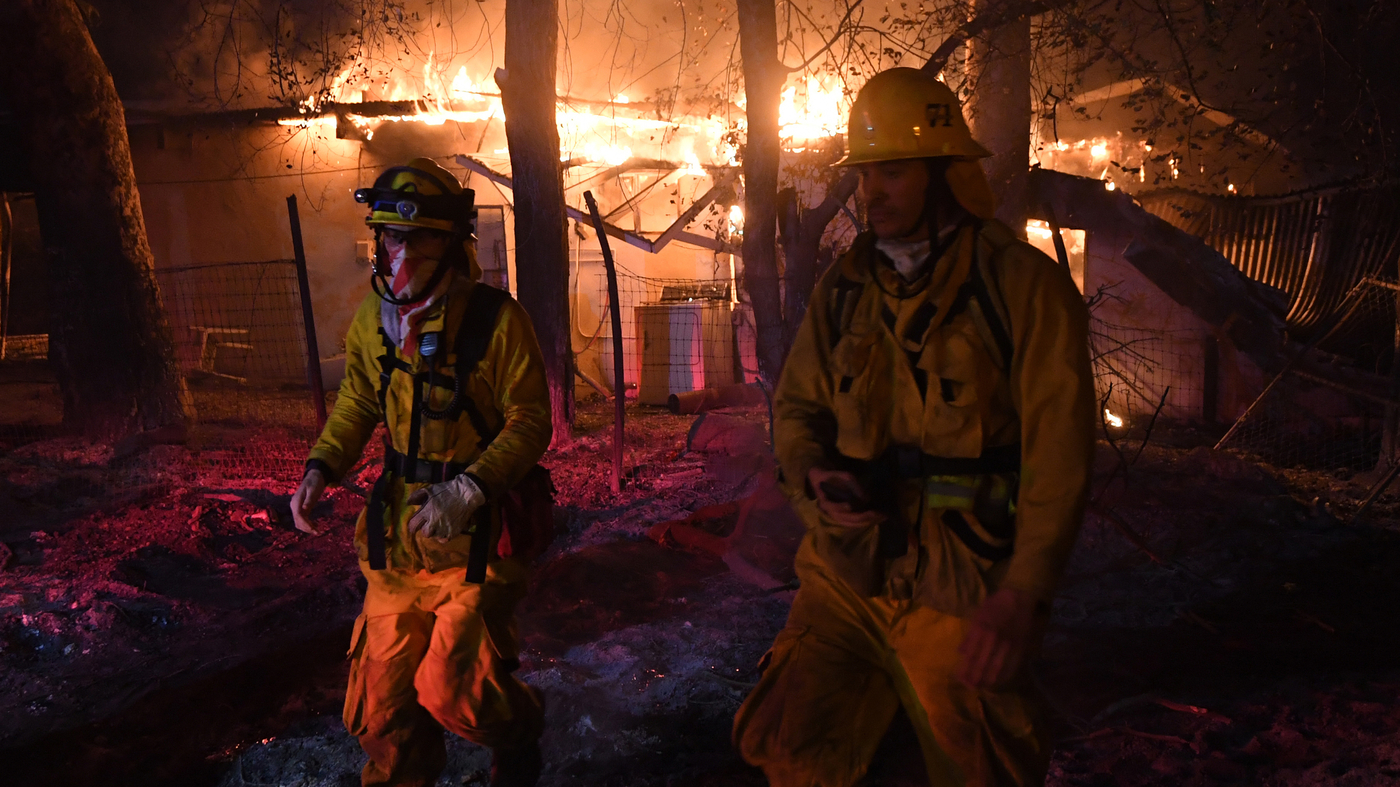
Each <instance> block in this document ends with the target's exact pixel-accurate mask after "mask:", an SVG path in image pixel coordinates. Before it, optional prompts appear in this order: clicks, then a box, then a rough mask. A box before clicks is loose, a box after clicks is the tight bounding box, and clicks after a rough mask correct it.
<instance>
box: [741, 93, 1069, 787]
mask: <svg viewBox="0 0 1400 787" xmlns="http://www.w3.org/2000/svg"><path fill="white" fill-rule="evenodd" d="M987 155H988V153H987V151H986V150H985V149H984V148H983V147H982V146H981V145H979V144H978V143H977V142H976V141H974V140H973V139H972V136H971V135H970V133H969V132H968V129H967V125H966V123H965V122H964V120H963V117H962V112H961V108H960V107H959V104H958V101H957V99H956V97H955V96H954V95H953V93H952V91H950V90H949V89H948V88H947V87H946V86H944V85H943V84H942V83H940V82H939V81H937V80H936V79H934V78H932V77H931V76H929V75H927V74H924V73H922V72H920V71H917V70H915V69H910V68H896V69H892V70H889V71H885V72H882V73H880V74H877V75H875V76H874V77H872V78H871V79H870V81H869V82H868V83H867V84H866V85H865V86H864V88H862V89H861V91H860V93H859V95H858V96H857V98H856V101H855V103H854V105H853V106H852V108H851V117H850V126H849V142H848V154H847V156H846V157H845V158H844V159H843V160H842V161H840V162H838V165H839V166H854V167H858V168H859V170H860V176H861V184H860V190H861V195H862V197H863V200H864V202H865V205H866V208H867V212H868V219H869V226H870V230H869V231H867V232H864V233H862V234H861V235H860V236H858V237H857V238H856V240H855V242H854V245H853V247H852V248H851V249H850V251H848V252H847V253H846V254H845V255H844V256H842V257H841V259H840V260H839V261H838V262H837V263H836V264H835V265H833V266H832V268H831V270H830V271H828V272H827V274H826V275H825V276H823V278H822V280H821V281H820V282H819V283H818V284H817V287H816V289H815V291H814V293H813V296H812V299H811V305H810V306H809V308H808V310H807V315H806V318H805V320H804V322H803V324H802V327H801V329H800V331H799V332H798V335H797V337H796V340H795V342H794V344H793V347H792V350H791V352H790V354H789V355H788V358H787V364H786V366H785V367H784V369H783V373H782V376H781V379H780V381H779V383H778V387H777V390H776V393H775V396H774V417H775V425H774V446H775V450H776V452H777V455H778V459H779V462H780V464H781V467H782V472H783V476H784V480H785V481H784V482H785V484H786V485H787V487H788V491H789V493H790V495H791V496H792V499H793V501H794V504H795V506H796V508H797V510H798V512H799V513H800V514H801V515H802V517H803V519H804V520H805V522H806V524H807V526H808V533H807V535H806V537H805V539H804V540H803V542H802V545H801V547H800V549H799V552H798V555H797V573H798V576H799V578H800V580H801V587H800V589H799V590H798V591H797V595H796V598H795V599H794V601H793V606H792V611H791V613H790V616H789V618H788V623H787V626H786V627H785V628H784V629H783V631H782V632H781V633H780V634H779V635H778V637H777V640H776V641H775V642H774V644H773V647H772V649H771V650H770V651H769V653H768V655H767V656H766V657H765V667H764V672H763V676H762V678H761V679H760V681H759V683H758V685H757V686H756V687H755V688H754V690H753V692H752V693H751V694H750V695H749V697H748V698H747V700H746V701H745V702H744V704H743V706H742V707H741V708H740V709H739V712H738V715H737V717H736V718H735V724H734V740H735V744H736V746H737V748H738V749H739V750H740V752H741V753H742V754H743V756H744V758H745V759H746V760H748V761H749V762H750V763H753V764H755V765H758V766H760V767H761V768H763V770H764V772H765V773H766V774H767V775H768V778H769V781H770V783H772V784H773V785H775V786H776V787H789V786H791V787H812V786H813V785H820V786H821V787H845V786H846V785H853V784H855V783H856V782H857V781H859V780H860V779H861V778H862V777H863V775H864V774H865V772H866V770H867V768H868V767H869V765H870V762H871V758H872V756H873V755H874V753H875V749H876V747H877V745H878V744H879V742H880V740H881V738H882V737H883V735H884V734H885V732H886V729H887V728H888V727H889V724H890V722H891V720H892V719H893V718H894V716H895V714H896V711H897V709H899V708H900V707H902V708H903V709H904V710H905V711H906V713H907V714H908V716H909V718H910V720H911V721H912V722H913V726H914V729H915V731H916V732H917V734H918V739H919V742H920V748H921V750H922V754H923V758H924V761H925V764H926V765H927V767H928V772H929V778H930V780H931V783H933V784H936V785H950V784H976V785H1029V784H1039V783H1041V782H1042V781H1043V779H1044V775H1045V769H1046V767H1047V764H1048V761H1049V755H1050V741H1049V739H1048V735H1047V729H1046V726H1045V720H1044V718H1043V716H1042V714H1041V705H1040V702H1039V701H1038V698H1037V696H1036V694H1035V692H1034V690H1033V688H1032V683H1031V681H1030V678H1029V675H1028V663H1029V661H1030V658H1031V657H1032V655H1033V654H1034V653H1035V651H1036V649H1037V647H1038V643H1039V640H1040V636H1041V632H1042V631H1043V627H1044V623H1045V621H1046V619H1047V617H1048V613H1049V608H1050V601H1051V598H1052V596H1053V594H1054V592H1055V586H1056V583H1057V582H1058V580H1059V578H1060V575H1061V573H1062V571H1063V569H1064V565H1065V562H1066V560H1067V558H1068V556H1069V552H1070V550H1071V548H1072V546H1073V544H1074V539H1075V536H1076V533H1077V531H1078V528H1079V524H1080V519H1081V517H1082V515H1083V510H1084V506H1085V500H1086V493H1087V489H1088V484H1089V476H1090V465H1091V460H1092V456H1093V444H1094V441H1093V423H1094V401H1095V400H1094V392H1093V390H1094V389H1093V379H1092V375H1091V373H1090V367H1089V356H1088V314H1087V310H1086V309H1085V306H1084V301H1083V298H1082V297H1081V295H1080V293H1079V292H1078V291H1077V290H1076V288H1075V285H1074V283H1073V281H1072V280H1071V278H1070V275H1069V272H1068V271H1066V270H1064V269H1063V268H1062V267H1060V266H1058V265H1056V264H1055V263H1054V262H1053V261H1051V260H1050V259H1049V258H1047V257H1046V256H1045V255H1043V254H1041V253H1040V252H1039V251H1036V250H1035V249H1034V248H1033V247H1031V246H1029V245H1028V244H1026V243H1024V242H1023V241H1020V240H1018V239H1017V237H1016V235H1015V234H1014V233H1013V232H1012V231H1011V230H1010V229H1009V228H1007V227H1006V226H1005V225H1003V224H1001V223H999V222H997V221H996V220H995V219H993V218H992V213H993V208H994V202H993V198H992V194H991V190H990V188H989V187H988V185H987V182H986V179H985V178H984V177H983V175H982V171H981V169H980V166H979V164H978V159H979V158H981V157H984V156H987Z"/></svg>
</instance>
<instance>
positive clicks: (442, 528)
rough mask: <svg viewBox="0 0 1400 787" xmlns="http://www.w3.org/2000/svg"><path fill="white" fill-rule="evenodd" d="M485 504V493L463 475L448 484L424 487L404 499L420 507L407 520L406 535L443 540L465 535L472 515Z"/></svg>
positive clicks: (445, 482)
mask: <svg viewBox="0 0 1400 787" xmlns="http://www.w3.org/2000/svg"><path fill="white" fill-rule="evenodd" d="M485 503H486V493H485V492H483V491H481V487H479V486H477V485H476V482H475V481H473V480H472V477H471V476H469V475H467V474H465V473H463V474H462V475H459V476H457V477H456V478H454V479H452V480H451V481H444V482H442V483H441V484H433V485H432V486H425V487H423V488H422V489H419V490H418V491H416V492H414V493H413V494H411V495H409V497H408V504H409V505H411V506H422V508H420V509H418V511H416V512H415V513H414V514H413V516H411V517H409V520H408V532H409V535H414V536H420V537H422V538H432V539H436V540H438V541H447V540H449V539H452V538H456V537H457V536H460V535H462V533H464V532H466V530H467V527H468V526H469V525H470V524H471V519H472V514H475V513H476V510H477V509H478V508H481V506H482V505H484V504H485Z"/></svg>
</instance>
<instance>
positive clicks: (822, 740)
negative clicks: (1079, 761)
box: [734, 554, 1050, 787]
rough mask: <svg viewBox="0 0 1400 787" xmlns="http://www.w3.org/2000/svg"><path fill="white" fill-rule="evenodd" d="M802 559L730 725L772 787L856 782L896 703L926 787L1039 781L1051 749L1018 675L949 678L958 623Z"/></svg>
mask: <svg viewBox="0 0 1400 787" xmlns="http://www.w3.org/2000/svg"><path fill="white" fill-rule="evenodd" d="M803 557H804V556H803V555H801V554H799V556H798V569H799V575H800V576H801V579H802V585H801V588H800V589H799V590H798V591H797V596H796V598H795V599H794V600H793V605H792V612H791V613H790V614H789V616H788V622H787V625H786V627H784V629H783V630H782V631H781V632H780V633H779V634H778V637H777V640H776V641H775V642H774V643H773V648H772V650H771V652H770V656H769V661H768V665H767V668H766V669H765V670H764V673H763V677H762V678H761V679H760V680H759V682H758V685H757V686H756V687H755V688H754V690H753V692H752V693H751V694H750V695H749V697H748V698H747V699H746V700H745V701H744V704H743V706H742V707H740V709H739V713H738V715H737V716H736V717H735V719H734V745H735V747H736V748H737V749H738V750H739V752H740V754H742V755H743V757H744V759H745V760H746V761H747V762H749V763H750V764H752V765H757V766H759V767H761V768H762V769H763V771H764V773H765V774H766V775H767V776H768V780H769V783H770V784H771V785H773V787H848V785H853V784H855V783H856V782H857V781H858V780H859V779H860V778H861V777H862V776H863V775H864V774H865V772H866V770H867V769H868V768H869V767H870V764H871V759H872V758H873V757H874V755H875V750H876V747H877V746H878V745H879V743H880V740H881V738H882V737H884V734H885V731H886V730H887V729H888V728H889V725H890V722H891V721H892V720H893V719H894V716H895V712H896V710H897V708H898V707H899V706H900V705H901V704H902V705H903V706H904V710H905V712H906V713H907V714H908V716H909V718H910V720H911V721H912V722H913V725H914V729H915V730H916V732H917V733H918V737H919V743H920V748H921V749H922V753H923V757H924V762H925V764H926V765H927V767H928V771H929V783H930V784H932V785H935V786H936V787H943V785H958V784H972V785H1038V784H1041V783H1042V782H1043V781H1044V779H1045V771H1046V768H1047V766H1048V764H1049V758H1050V741H1049V735H1048V730H1047V729H1046V725H1045V722H1044V714H1043V713H1042V711H1041V703H1040V701H1039V697H1038V696H1037V695H1036V693H1035V692H1034V691H1033V689H1032V688H1031V686H1030V681H1029V680H1028V678H1027V677H1026V676H1021V677H1019V678H1018V679H1017V680H1016V681H1015V682H1014V684H1013V685H1011V686H1008V687H1005V688H999V689H997V690H991V691H978V690H976V689H972V688H969V687H968V686H966V685H964V684H963V683H961V682H960V681H959V680H958V679H957V677H956V671H957V667H958V660H959V655H958V652H957V651H958V646H959V645H960V644H961V643H962V641H963V636H964V635H965V633H966V631H967V628H968V626H969V623H968V621H966V620H963V619H961V618H957V617H954V616H951V615H946V614H943V613H941V612H936V611H934V610H932V609H929V608H926V607H921V606H918V605H915V604H913V603H912V602H909V601H893V600H890V599H887V598H865V597H862V596H860V595H858V594H856V593H855V592H854V591H853V590H851V589H850V588H849V587H848V586H847V585H846V584H845V583H843V582H841V581H840V580H839V579H835V578H832V577H830V576H828V575H827V574H826V573H825V572H823V571H822V570H820V568H819V567H818V565H816V564H815V563H814V562H811V561H804V560H803ZM804 563H805V565H804Z"/></svg>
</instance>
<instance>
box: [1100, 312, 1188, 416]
mask: <svg viewBox="0 0 1400 787" xmlns="http://www.w3.org/2000/svg"><path fill="white" fill-rule="evenodd" d="M1207 341H1208V339H1207V338H1205V337H1202V335H1201V334H1200V333H1198V332H1195V331H1185V330H1181V331H1166V330H1156V331H1154V330H1148V329H1145V328H1137V327H1127V326H1121V325H1112V324H1109V323H1106V322H1103V321H1101V320H1097V319H1095V320H1092V321H1091V323H1090V333H1089V355H1090V358H1091V359H1092V361H1093V370H1094V389H1095V392H1096V393H1097V394H1098V398H1099V402H1100V409H1101V410H1102V412H1100V414H1099V415H1100V417H1101V419H1102V420H1103V426H1104V427H1106V428H1107V429H1109V430H1111V433H1115V434H1116V433H1124V434H1126V433H1131V432H1134V431H1145V429H1146V428H1147V425H1148V424H1150V423H1151V422H1152V421H1153V420H1154V419H1165V420H1168V421H1178V422H1186V421H1199V420H1201V419H1202V418H1203V416H1204V415H1205V413H1206V411H1207V409H1208V408H1209V404H1208V403H1207V398H1208V392H1207V388H1208V387H1209V386H1208V385H1207V383H1206V376H1207V370H1206V361H1205V356H1206V342H1207Z"/></svg>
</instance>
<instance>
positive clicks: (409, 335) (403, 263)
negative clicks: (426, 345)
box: [380, 244, 453, 354]
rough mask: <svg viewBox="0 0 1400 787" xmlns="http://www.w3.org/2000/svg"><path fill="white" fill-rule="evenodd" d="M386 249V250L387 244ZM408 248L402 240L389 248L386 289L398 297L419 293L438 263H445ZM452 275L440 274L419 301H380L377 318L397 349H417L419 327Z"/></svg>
mask: <svg viewBox="0 0 1400 787" xmlns="http://www.w3.org/2000/svg"><path fill="white" fill-rule="evenodd" d="M385 251H389V250H388V249H387V248H386V249H385ZM408 252H409V246H408V244H404V245H402V246H400V247H399V248H398V249H396V250H394V251H389V289H390V291H391V292H392V293H393V295H394V297H395V298H399V299H401V300H402V299H405V298H413V297H417V296H418V295H421V294H422V292H423V288H424V287H426V286H427V285H428V283H429V282H430V281H432V278H433V274H434V273H435V272H437V267H438V266H439V265H442V264H444V263H443V262H442V261H440V260H434V259H431V258H429V257H423V256H419V255H410V254H409V253H408ZM452 277H453V274H452V273H451V272H449V273H448V275H446V276H443V277H442V280H441V281H440V282H438V285H437V286H436V287H435V288H433V291H432V292H430V293H428V294H427V297H425V298H423V300H421V301H417V302H415V303H409V304H405V305H403V306H393V305H391V304H389V303H384V304H382V306H381V308H380V322H381V323H382V324H383V325H384V331H385V333H387V334H389V338H390V339H391V340H392V341H393V342H394V344H396V345H398V346H399V348H400V349H403V350H404V351H405V352H408V353H410V354H411V353H414V352H417V350H418V328H419V327H420V326H421V325H422V324H423V321H424V320H425V319H427V318H428V316H429V315H430V314H431V313H432V311H433V308H434V307H435V306H436V305H437V303H438V301H439V300H441V299H442V296H443V294H444V293H446V292H447V289H448V287H450V286H451V285H452ZM385 307H387V308H385Z"/></svg>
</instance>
